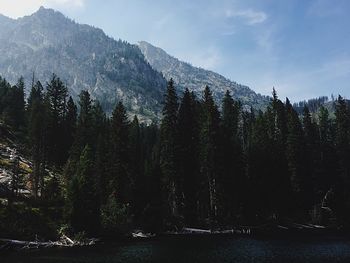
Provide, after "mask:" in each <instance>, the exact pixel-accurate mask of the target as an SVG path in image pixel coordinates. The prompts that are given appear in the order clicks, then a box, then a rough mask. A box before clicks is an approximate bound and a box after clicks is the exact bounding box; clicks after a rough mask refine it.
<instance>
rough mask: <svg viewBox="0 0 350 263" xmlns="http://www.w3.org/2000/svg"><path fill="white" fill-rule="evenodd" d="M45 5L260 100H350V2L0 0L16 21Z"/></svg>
mask: <svg viewBox="0 0 350 263" xmlns="http://www.w3.org/2000/svg"><path fill="white" fill-rule="evenodd" d="M41 5H44V6H46V7H53V8H55V9H57V10H60V11H62V12H63V13H64V14H65V15H67V16H69V17H71V18H73V19H74V20H76V21H77V22H80V23H87V24H91V25H94V26H96V27H100V28H102V29H103V30H104V31H105V32H106V33H107V34H108V35H109V36H112V37H114V38H116V39H119V38H121V39H123V40H127V41H129V42H131V43H136V42H137V41H139V40H146V41H148V42H150V43H152V44H154V45H156V46H159V47H161V48H163V49H164V50H166V51H167V52H168V53H169V54H171V55H173V56H175V57H178V58H180V59H181V60H184V61H187V62H190V63H191V64H193V65H195V66H201V67H203V68H206V69H211V70H214V71H217V72H219V73H220V74H222V75H224V76H226V77H228V78H230V79H232V80H235V81H237V82H239V83H242V84H246V85H248V86H250V87H251V88H252V89H254V90H255V91H257V92H260V93H262V94H270V93H271V90H272V87H273V86H275V88H276V89H277V91H278V93H279V95H280V97H281V98H284V97H286V96H288V97H289V98H290V99H291V100H293V101H296V100H300V99H304V98H310V97H314V96H320V95H330V94H331V93H333V94H335V95H336V94H338V93H340V94H342V95H344V96H346V97H347V98H349V97H350V15H349V14H350V1H348V0H263V1H261V0H203V1H199V0H176V1H174V0H173V1H170V0H113V1H112V0H0V13H3V14H5V15H8V16H11V17H18V16H23V15H27V14H31V13H32V12H34V11H36V10H37V9H38V8H39V6H41Z"/></svg>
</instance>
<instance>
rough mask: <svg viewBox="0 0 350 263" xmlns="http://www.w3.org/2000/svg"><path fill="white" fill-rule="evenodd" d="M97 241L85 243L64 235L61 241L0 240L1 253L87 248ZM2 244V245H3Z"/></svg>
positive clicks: (86, 241) (92, 240)
mask: <svg viewBox="0 0 350 263" xmlns="http://www.w3.org/2000/svg"><path fill="white" fill-rule="evenodd" d="M96 241H97V239H87V240H84V241H73V240H72V239H71V238H69V237H67V236H66V235H62V237H61V239H60V240H59V241H47V242H41V241H22V240H15V239H4V238H0V251H1V250H7V249H38V248H49V247H73V246H87V245H94V244H95V243H96ZM1 244H2V245H1Z"/></svg>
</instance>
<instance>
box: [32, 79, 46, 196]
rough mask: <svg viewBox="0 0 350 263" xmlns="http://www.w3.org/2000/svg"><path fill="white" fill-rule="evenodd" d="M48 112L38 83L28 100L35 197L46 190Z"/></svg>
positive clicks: (41, 88)
mask: <svg viewBox="0 0 350 263" xmlns="http://www.w3.org/2000/svg"><path fill="white" fill-rule="evenodd" d="M47 112H48V110H47V108H46V105H45V103H44V94H43V87H42V85H41V83H40V82H39V81H38V82H37V83H35V84H33V86H32V88H31V91H30V94H29V98H28V108H27V116H28V125H27V126H28V135H29V136H28V137H29V145H30V149H31V150H30V151H31V157H32V160H33V172H32V180H31V181H32V186H33V193H34V196H35V197H37V196H38V194H39V189H41V192H42V191H43V188H44V174H45V166H46V163H47V157H46V156H47V141H48V136H47V129H46V127H47V126H46V125H47V120H48V113H47Z"/></svg>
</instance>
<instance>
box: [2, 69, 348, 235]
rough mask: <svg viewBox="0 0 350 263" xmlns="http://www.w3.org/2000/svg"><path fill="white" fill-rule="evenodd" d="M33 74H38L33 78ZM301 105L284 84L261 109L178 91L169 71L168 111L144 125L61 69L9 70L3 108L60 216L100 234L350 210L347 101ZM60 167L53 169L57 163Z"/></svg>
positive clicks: (329, 218) (342, 218)
mask: <svg viewBox="0 0 350 263" xmlns="http://www.w3.org/2000/svg"><path fill="white" fill-rule="evenodd" d="M33 79H34V78H33ZM335 108H336V111H335V118H331V117H330V115H329V112H328V111H327V109H326V108H324V107H322V106H321V107H320V109H319V111H318V112H317V113H316V114H311V113H310V111H309V109H308V107H307V106H305V107H304V109H303V112H302V114H301V115H300V114H298V113H297V111H296V110H295V109H294V108H293V106H292V104H291V103H290V102H289V100H288V99H286V101H285V102H282V101H281V100H280V99H279V98H278V96H277V93H276V91H275V90H273V93H272V98H271V101H270V103H269V105H268V106H267V108H266V110H264V111H255V110H254V109H251V110H245V109H244V107H243V106H242V104H241V103H240V102H239V101H235V100H234V99H233V98H232V95H231V94H230V92H228V91H227V92H226V94H225V96H224V99H223V101H222V104H221V106H220V109H219V107H218V105H217V104H216V103H215V101H214V99H213V96H212V93H211V90H210V88H209V87H205V89H204V91H203V95H202V97H201V98H197V97H196V96H195V95H194V93H193V92H191V91H189V90H188V89H186V90H185V92H184V93H183V94H178V93H177V91H176V88H175V86H174V82H173V81H172V80H170V81H169V82H168V84H167V89H166V92H165V96H164V107H163V117H162V119H161V120H160V122H159V123H156V122H155V123H153V124H151V125H145V124H143V123H139V121H138V118H137V116H134V117H133V118H130V116H128V115H127V112H126V109H125V107H124V106H123V103H122V102H119V103H118V104H117V105H116V106H115V109H114V111H113V113H112V116H107V115H106V114H105V112H104V111H103V110H102V107H101V105H100V103H99V102H98V101H97V100H93V99H92V98H91V97H90V94H89V92H87V91H82V92H81V93H80V95H79V99H78V102H77V104H76V102H74V100H73V99H72V98H71V97H69V94H68V89H67V87H66V85H65V84H64V83H63V82H62V81H61V80H60V78H59V77H57V76H55V75H53V77H52V78H51V80H50V81H49V82H48V83H47V84H46V85H45V87H44V86H43V85H42V84H41V82H40V81H34V80H33V81H32V85H31V89H30V93H29V95H28V99H27V100H25V96H24V82H23V79H20V80H19V81H18V83H17V84H16V85H14V86H11V85H10V84H9V83H7V81H6V80H4V79H0V116H1V119H2V120H3V122H4V123H6V124H8V125H9V126H11V127H12V128H13V130H15V131H17V134H18V135H19V137H20V138H21V140H22V143H23V144H24V145H25V146H26V149H28V150H27V154H28V155H29V156H30V159H31V160H32V172H31V176H30V188H31V192H32V195H33V198H34V199H37V200H46V201H47V200H51V201H53V202H54V204H55V205H56V206H59V207H61V208H62V217H61V219H60V220H61V223H65V224H67V225H68V227H69V228H70V229H71V231H73V232H75V233H78V232H83V231H84V232H86V233H88V234H91V235H96V234H100V233H104V234H107V235H115V234H120V233H123V232H125V231H127V230H128V229H131V228H136V227H140V228H143V229H148V230H152V231H161V230H164V229H179V228H181V227H182V226H197V227H211V228H219V227H228V226H234V225H238V224H261V223H263V222H270V221H273V222H279V221H283V220H290V219H293V220H299V221H302V222H314V223H319V224H321V223H322V224H331V223H336V224H346V222H348V219H350V213H349V211H350V192H349V186H350V163H349V160H350V109H349V106H348V103H347V101H346V100H345V99H344V98H342V97H341V96H339V97H338V99H337V100H336V101H335ZM52 171H54V172H52Z"/></svg>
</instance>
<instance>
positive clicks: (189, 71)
mask: <svg viewBox="0 0 350 263" xmlns="http://www.w3.org/2000/svg"><path fill="white" fill-rule="evenodd" d="M138 45H139V48H140V49H141V51H142V53H143V54H144V56H145V58H146V60H147V61H148V63H149V64H150V65H151V66H152V67H153V68H154V69H155V70H157V71H159V72H162V73H163V76H164V77H165V78H166V79H167V80H169V79H170V78H172V79H173V80H174V82H175V84H177V86H178V88H179V89H180V90H182V91H183V90H184V89H185V88H188V89H189V90H192V91H194V92H195V93H196V95H198V96H201V94H202V91H203V88H204V87H205V86H206V85H208V86H209V87H210V88H211V89H212V92H213V96H214V98H215V99H216V101H217V102H219V103H220V102H221V100H222V98H223V96H224V94H225V92H226V91H227V90H229V91H230V92H231V95H232V96H233V97H234V98H235V99H239V100H240V101H242V103H243V105H246V106H253V107H254V108H264V106H266V105H267V103H268V101H269V98H268V97H266V96H262V95H260V94H257V93H255V92H254V91H252V90H251V89H250V88H249V87H247V86H244V85H241V84H238V83H236V82H234V81H231V80H229V79H227V78H225V77H223V76H221V75H220V74H218V73H215V72H213V71H209V70H205V69H202V68H198V67H194V66H192V65H190V64H189V63H185V62H182V61H180V60H178V59H177V58H175V57H172V56H170V55H169V54H167V53H166V52H165V51H164V50H162V49H161V48H158V47H155V46H153V45H151V44H149V43H147V42H145V41H141V42H139V43H138Z"/></svg>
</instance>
